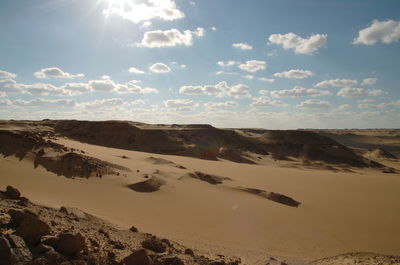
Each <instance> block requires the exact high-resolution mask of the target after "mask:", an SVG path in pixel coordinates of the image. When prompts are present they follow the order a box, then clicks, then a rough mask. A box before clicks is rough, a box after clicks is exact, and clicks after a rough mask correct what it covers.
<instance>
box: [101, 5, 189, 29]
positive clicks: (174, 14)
mask: <svg viewBox="0 0 400 265" xmlns="http://www.w3.org/2000/svg"><path fill="white" fill-rule="evenodd" d="M103 14H104V15H105V16H106V17H109V16H117V17H121V18H123V19H127V20H130V21H132V22H133V23H144V24H148V23H151V22H150V21H149V20H152V19H162V20H169V21H171V20H176V19H181V18H183V17H185V14H184V13H183V12H182V11H180V10H179V9H178V7H177V6H176V3H175V1H172V0H147V1H145V2H144V3H135V1H124V3H123V4H121V3H118V2H115V3H113V2H110V4H109V6H108V8H107V9H104V10H103Z"/></svg>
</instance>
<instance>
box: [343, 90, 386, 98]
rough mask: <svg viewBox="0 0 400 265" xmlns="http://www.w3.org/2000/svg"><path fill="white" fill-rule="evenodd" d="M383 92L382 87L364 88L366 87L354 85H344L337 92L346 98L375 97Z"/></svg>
mask: <svg viewBox="0 0 400 265" xmlns="http://www.w3.org/2000/svg"><path fill="white" fill-rule="evenodd" d="M382 94H383V90H381V89H370V90H367V89H364V88H354V87H344V88H342V89H340V90H339V91H338V92H337V95H338V96H341V97H344V98H354V97H375V96H379V95H382Z"/></svg>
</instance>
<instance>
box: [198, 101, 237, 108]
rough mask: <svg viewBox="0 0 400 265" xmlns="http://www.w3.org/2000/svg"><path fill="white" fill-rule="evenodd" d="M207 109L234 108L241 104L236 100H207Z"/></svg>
mask: <svg viewBox="0 0 400 265" xmlns="http://www.w3.org/2000/svg"><path fill="white" fill-rule="evenodd" d="M204 106H205V107H206V108H207V109H219V108H234V107H237V106H239V104H238V103H237V102H235V101H225V102H207V103H204Z"/></svg>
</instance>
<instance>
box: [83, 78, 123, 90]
mask: <svg viewBox="0 0 400 265" xmlns="http://www.w3.org/2000/svg"><path fill="white" fill-rule="evenodd" d="M89 86H90V87H91V89H93V90H98V91H108V92H109V91H112V90H114V89H115V88H117V84H115V83H114V81H112V80H109V79H105V80H103V79H102V80H90V81H89Z"/></svg>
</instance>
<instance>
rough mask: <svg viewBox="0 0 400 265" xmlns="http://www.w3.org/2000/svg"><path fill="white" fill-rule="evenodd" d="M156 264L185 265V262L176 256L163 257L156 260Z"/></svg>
mask: <svg viewBox="0 0 400 265" xmlns="http://www.w3.org/2000/svg"><path fill="white" fill-rule="evenodd" d="M155 264H156V265H185V263H184V262H183V261H182V260H181V259H180V258H178V257H176V256H175V257H165V258H161V259H160V260H158V261H157V262H156V263H155Z"/></svg>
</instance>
